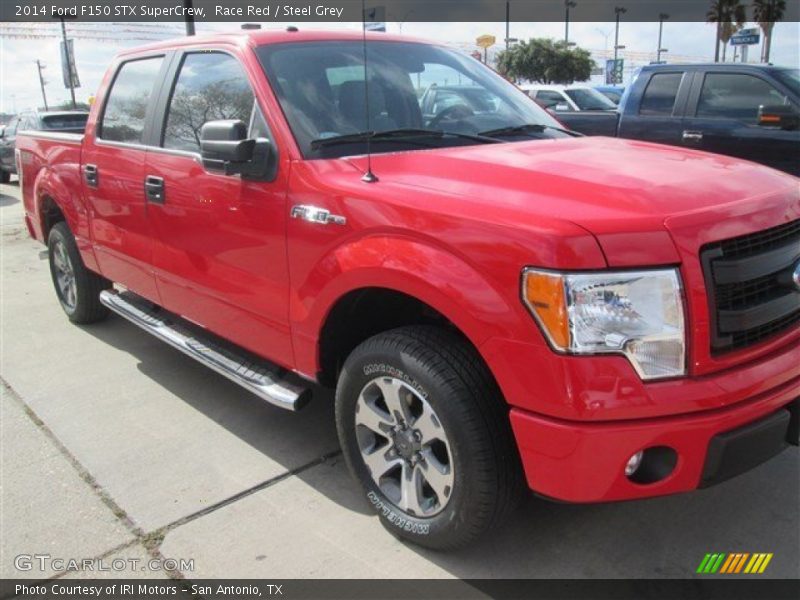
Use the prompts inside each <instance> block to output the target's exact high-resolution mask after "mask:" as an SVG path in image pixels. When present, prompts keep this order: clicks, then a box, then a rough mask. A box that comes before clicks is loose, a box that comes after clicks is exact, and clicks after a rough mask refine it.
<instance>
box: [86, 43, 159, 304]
mask: <svg viewBox="0 0 800 600" xmlns="http://www.w3.org/2000/svg"><path fill="white" fill-rule="evenodd" d="M168 63H169V55H167V54H164V53H161V54H157V55H153V56H146V57H141V58H136V59H133V60H127V61H124V62H122V63H121V64H120V65H119V66H118V68H117V70H116V72H115V75H114V79H113V81H112V82H111V86H110V88H107V91H106V94H105V97H104V98H103V99H101V100H100V101H101V102H103V106H102V108H101V112H100V114H99V117H98V120H97V124H96V125H95V126H94V127H92V126H89V128H87V131H86V137H85V141H84V146H83V154H82V169H83V173H82V177H83V189H84V194H85V197H86V201H87V203H88V205H89V207H90V209H91V211H92V219H91V223H92V239H93V241H94V244H95V254H96V256H97V262H98V265H99V267H100V271H101V272H102V274H103V275H105V276H106V277H108V278H109V279H111V280H112V281H115V282H118V283H122V284H123V285H125V286H126V287H128V288H130V289H131V290H132V291H134V292H136V293H137V294H139V295H141V296H144V297H145V298H148V299H150V300H152V301H154V302H158V300H159V299H158V292H157V289H156V284H155V277H154V276H153V269H152V265H151V261H152V253H153V240H152V234H151V231H150V225H149V223H148V220H147V206H146V205H145V197H144V185H143V180H144V163H145V155H146V143H147V140H148V136H149V135H150V129H151V127H152V117H153V111H154V102H152V100H153V99H154V98H155V97H156V95H157V92H158V90H159V88H160V85H161V82H162V81H163V78H164V76H165V73H166V69H167V65H168Z"/></svg>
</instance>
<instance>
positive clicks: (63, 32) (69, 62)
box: [61, 17, 78, 110]
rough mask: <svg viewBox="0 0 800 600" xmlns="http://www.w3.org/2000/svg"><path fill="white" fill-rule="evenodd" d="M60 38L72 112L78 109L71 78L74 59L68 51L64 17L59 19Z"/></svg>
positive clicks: (73, 82)
mask: <svg viewBox="0 0 800 600" xmlns="http://www.w3.org/2000/svg"><path fill="white" fill-rule="evenodd" d="M61 37H62V38H63V40H64V55H65V57H66V59H67V72H68V73H69V95H70V97H71V98H72V108H73V110H74V109H76V108H78V104H77V103H76V102H75V81H74V80H73V78H72V62H73V61H74V60H75V57H74V56H72V53H71V52H70V51H69V42H67V25H66V24H65V23H64V17H61Z"/></svg>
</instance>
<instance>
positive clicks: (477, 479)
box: [336, 327, 523, 549]
mask: <svg viewBox="0 0 800 600" xmlns="http://www.w3.org/2000/svg"><path fill="white" fill-rule="evenodd" d="M336 424H337V430H338V433H339V440H340V443H341V445H342V448H343V451H344V456H345V460H346V461H347V465H348V467H349V469H350V471H351V473H352V474H353V476H354V477H355V478H356V480H357V481H358V482H359V483H360V484H361V486H362V487H363V488H364V491H365V494H366V497H367V500H368V501H369V503H370V504H371V505H372V506H373V507H374V509H375V510H376V511H377V513H378V516H379V518H380V519H381V522H382V523H383V525H384V526H385V527H386V528H387V529H388V530H389V531H390V532H392V533H393V534H394V535H396V536H398V537H401V538H404V539H407V540H410V541H412V542H414V543H417V544H419V545H422V546H425V547H428V548H434V549H450V548H455V547H458V546H462V545H464V544H466V543H468V542H470V541H472V540H473V539H475V538H476V537H478V536H479V535H481V534H482V533H484V532H486V531H487V530H489V529H492V528H493V527H495V526H496V525H497V524H498V523H499V522H500V521H501V520H502V519H503V518H504V516H505V515H506V514H507V513H508V512H510V510H511V509H512V508H513V507H514V506H515V505H516V504H517V501H518V500H519V498H520V497H521V490H522V489H523V486H522V476H521V468H520V463H519V457H518V454H517V451H516V447H515V446H514V443H513V437H512V433H511V428H510V425H509V421H508V410H507V407H506V406H505V403H504V401H503V398H502V396H501V395H500V391H499V389H498V388H497V385H496V383H495V382H494V380H493V379H492V377H491V374H490V373H489V372H488V370H487V369H486V367H485V365H484V364H483V363H482V362H481V360H480V357H479V356H478V355H477V353H476V352H475V350H474V349H473V348H472V347H471V346H469V345H468V344H467V343H466V342H465V341H464V340H463V339H462V338H460V337H459V336H458V335H456V334H454V333H452V332H449V331H447V330H445V329H440V328H435V327H405V328H401V329H396V330H393V331H389V332H387V333H383V334H380V335H377V336H375V337H373V338H370V339H369V340H367V341H365V342H364V343H362V344H361V345H360V346H358V347H357V348H356V349H355V350H354V351H353V352H352V354H351V355H350V356H349V357H348V359H347V361H346V362H345V365H344V368H343V369H342V373H341V376H340V379H339V384H338V386H337V391H336Z"/></svg>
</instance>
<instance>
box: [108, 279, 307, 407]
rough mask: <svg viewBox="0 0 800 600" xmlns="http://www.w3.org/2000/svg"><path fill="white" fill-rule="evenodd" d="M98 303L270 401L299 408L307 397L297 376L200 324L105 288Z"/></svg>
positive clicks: (126, 294) (133, 296)
mask: <svg viewBox="0 0 800 600" xmlns="http://www.w3.org/2000/svg"><path fill="white" fill-rule="evenodd" d="M100 302H102V303H103V304H104V305H105V306H107V307H108V308H109V309H111V310H112V311H114V312H115V313H117V314H118V315H120V316H122V317H124V318H126V319H127V320H128V321H130V322H131V323H133V324H134V325H138V326H139V327H141V328H142V329H144V330H145V331H146V332H148V333H150V334H152V335H154V336H156V337H157V338H159V339H160V340H161V341H164V342H166V343H168V344H169V345H170V346H172V347H174V348H177V349H178V350H180V351H181V352H183V353H184V354H186V355H188V356H190V357H192V358H193V359H195V360H196V361H198V362H200V363H202V364H204V365H205V366H207V367H209V368H211V369H213V370H214V371H216V372H217V373H219V374H220V375H224V376H225V377H227V378H228V379H230V380H231V381H233V382H234V383H236V384H238V385H240V386H242V387H243V388H245V389H246V390H248V391H250V392H252V393H254V394H255V395H256V396H258V397H259V398H261V399H263V400H266V401H267V402H269V403H270V404H274V405H275V406H279V407H281V408H285V409H288V410H299V409H300V408H302V407H303V406H304V405H305V404H306V403H307V402H308V400H310V398H311V389H310V388H309V387H308V385H306V384H305V383H304V382H303V380H302V379H301V378H300V377H299V376H296V375H293V374H292V373H290V372H289V371H286V370H285V369H282V368H280V367H278V366H276V365H273V364H271V363H269V362H267V361H265V360H260V359H258V358H255V357H253V356H252V355H250V353H249V352H247V351H246V350H242V349H237V348H236V347H235V346H233V345H232V344H230V345H229V344H228V343H225V342H220V341H216V340H214V339H213V336H211V335H210V334H208V333H204V332H203V330H202V329H201V328H200V327H198V326H196V325H192V324H191V323H189V322H188V321H186V320H185V319H182V318H181V317H179V316H177V315H174V314H172V313H170V312H168V311H166V310H165V309H163V308H161V307H159V306H156V305H154V304H152V303H151V302H149V301H147V300H145V299H144V298H141V297H139V296H137V295H136V294H133V293H132V292H118V291H116V290H105V291H103V292H100Z"/></svg>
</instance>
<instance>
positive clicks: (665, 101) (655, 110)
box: [639, 73, 683, 117]
mask: <svg viewBox="0 0 800 600" xmlns="http://www.w3.org/2000/svg"><path fill="white" fill-rule="evenodd" d="M681 79H683V73H657V74H655V75H653V76H652V77H651V78H650V81H649V83H648V84H647V89H646V90H645V91H644V96H643V97H642V103H641V104H640V105H639V114H640V115H660V116H666V117H668V116H670V115H671V114H672V110H673V108H675V98H676V97H677V96H678V88H679V87H680V85H681Z"/></svg>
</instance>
